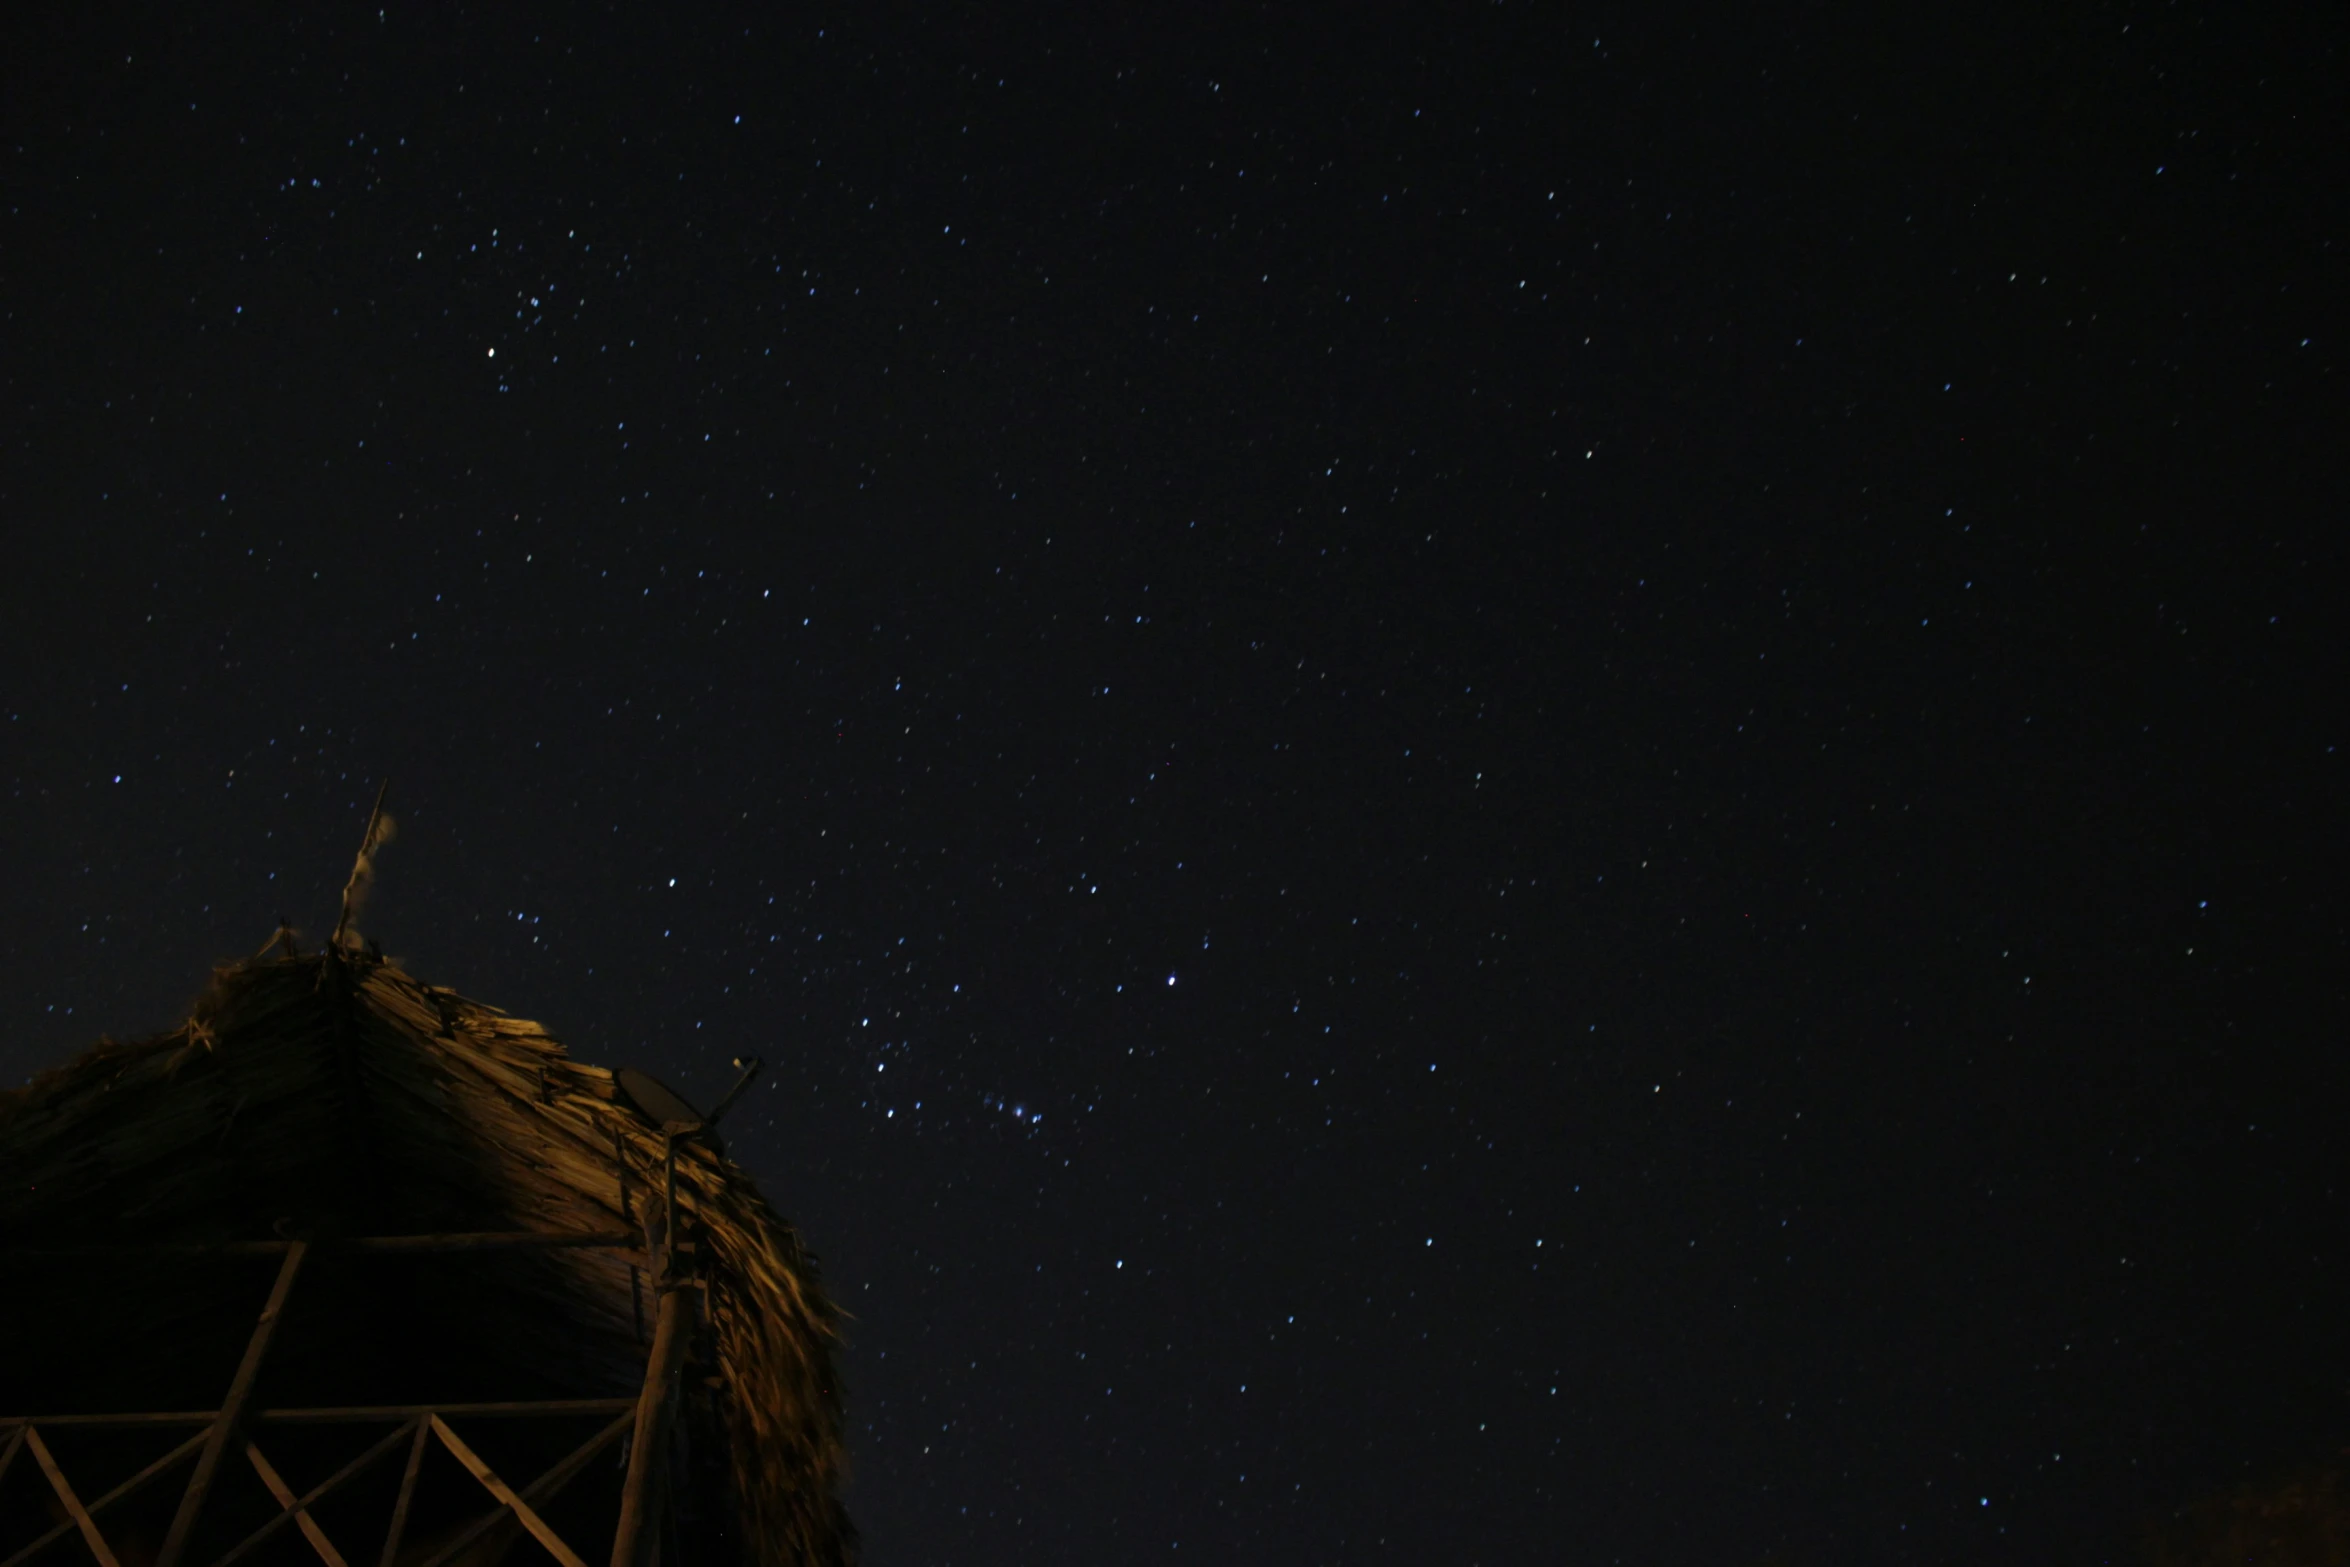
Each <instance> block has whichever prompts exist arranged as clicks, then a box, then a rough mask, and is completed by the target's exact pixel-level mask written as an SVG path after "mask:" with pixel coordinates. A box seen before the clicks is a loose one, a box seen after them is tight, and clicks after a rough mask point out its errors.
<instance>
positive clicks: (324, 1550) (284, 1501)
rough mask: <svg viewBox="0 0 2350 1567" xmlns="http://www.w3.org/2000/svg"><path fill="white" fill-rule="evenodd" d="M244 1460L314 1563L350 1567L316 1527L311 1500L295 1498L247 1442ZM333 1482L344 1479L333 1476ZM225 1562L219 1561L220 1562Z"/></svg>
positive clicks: (382, 1444)
mask: <svg viewBox="0 0 2350 1567" xmlns="http://www.w3.org/2000/svg"><path fill="white" fill-rule="evenodd" d="M392 1435H393V1436H394V1437H397V1436H398V1435H399V1433H398V1432H396V1431H395V1432H394V1433H392ZM376 1445H377V1446H378V1447H379V1448H388V1447H389V1446H390V1445H391V1442H390V1441H389V1440H388V1439H387V1440H386V1441H383V1442H379V1443H377V1444H376ZM245 1456H246V1457H247V1458H249V1459H251V1460H252V1462H253V1472H254V1473H255V1474H257V1475H259V1476H260V1477H261V1483H262V1484H263V1485H265V1486H267V1487H269V1494H270V1495H271V1496H274V1497H276V1498H277V1505H278V1507H279V1509H280V1511H279V1513H278V1517H279V1518H291V1519H293V1520H294V1522H295V1524H296V1525H297V1526H298V1527H299V1528H300V1529H301V1531H302V1538H303V1539H305V1540H308V1541H309V1542H310V1548H311V1549H312V1550H314V1551H316V1552H317V1553H318V1559H319V1560H320V1561H322V1562H324V1563H326V1567H351V1564H350V1563H349V1562H347V1561H345V1560H344V1559H343V1553H342V1552H341V1551H338V1550H336V1549H335V1542H334V1541H332V1540H330V1539H328V1538H327V1537H326V1531H325V1530H324V1529H322V1528H320V1527H319V1526H318V1520H317V1519H315V1518H313V1517H311V1516H310V1508H309V1505H308V1504H309V1503H310V1502H311V1501H313V1500H315V1498H312V1497H303V1496H296V1495H295V1494H294V1488H293V1487H292V1486H290V1485H288V1484H286V1477H285V1476H284V1475H281V1474H279V1473H278V1472H277V1465H275V1464H273V1463H271V1462H270V1461H269V1460H268V1459H267V1458H265V1457H263V1456H262V1453H261V1449H260V1448H259V1447H257V1446H255V1445H254V1444H253V1443H251V1442H247V1443H246V1444H245ZM367 1456H369V1457H371V1458H372V1457H374V1456H375V1455H374V1454H373V1453H370V1454H369V1455H367ZM337 1478H338V1479H340V1478H344V1477H343V1476H337ZM273 1521H274V1520H273ZM229 1554H230V1556H240V1555H243V1554H244V1552H243V1549H242V1548H241V1547H240V1548H239V1549H238V1550H235V1551H232V1552H230V1553H229ZM226 1559H227V1558H223V1560H224V1561H225V1560H226Z"/></svg>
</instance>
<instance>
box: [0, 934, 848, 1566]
mask: <svg viewBox="0 0 2350 1567" xmlns="http://www.w3.org/2000/svg"><path fill="white" fill-rule="evenodd" d="M288 946H289V947H290V942H289V943H288ZM632 1088H633V1089H634V1092H633V1093H632V1091H631V1090H632ZM648 1099H649V1100H653V1101H656V1102H655V1103H654V1104H653V1105H651V1106H649V1107H648V1106H647V1105H646V1104H645V1103H644V1101H646V1100H648ZM661 1099H662V1095H661V1093H660V1091H659V1090H658V1089H657V1087H655V1086H652V1085H649V1084H648V1083H647V1081H646V1080H644V1079H642V1078H640V1077H638V1076H636V1075H635V1074H630V1073H625V1072H623V1073H618V1074H616V1073H614V1072H612V1071H610V1070H607V1069H605V1068H602V1067H593V1066H587V1065H583V1064H581V1063H579V1062H577V1061H574V1060H572V1059H571V1058H570V1057H569V1056H568V1055H567V1054H566V1053H565V1051H564V1049H563V1047H562V1046H561V1045H559V1044H558V1043H556V1041H555V1040H554V1038H553V1037H552V1036H550V1035H549V1034H548V1033H547V1031H546V1030H545V1029H543V1028H541V1027H540V1026H539V1025H538V1024H536V1023H530V1022H525V1021H523V1020H521V1019H519V1018H512V1017H508V1016H507V1015H505V1014H504V1013H502V1012H500V1011H498V1010H497V1009H496V1008H495V1007H490V1006H485V1005H483V1004H482V1003H480V1002H476V1001H471V1000H468V999H466V998H465V997H462V996H459V995H457V994H456V993H455V992H453V991H449V990H445V989H442V988H440V987H438V986H434V985H428V984H425V983H423V982H422V981H420V980H417V979H415V978H414V977H412V976H410V975H409V974H407V973H404V972H402V971H401V970H400V969H399V968H398V967H396V966H394V965H392V964H390V963H388V962H385V961H382V960H381V959H378V958H375V957H373V956H372V955H370V954H367V953H362V952H357V951H352V950H348V949H347V947H338V948H335V949H330V950H329V951H328V952H327V953H325V954H322V955H319V956H314V957H310V956H290V955H277V956H269V957H264V958H261V959H257V960H254V961H251V962H247V963H240V964H236V965H234V966H231V967H228V968H224V969H222V970H220V971H219V972H218V974H217V975H216V976H215V979H214V983H213V984H212V986H211V988H210V989H209V990H207V991H206V992H205V994H204V995H203V996H202V997H201V998H200V999H199V1000H198V1001H197V1003H196V1004H195V1006H194V1008H193V1009H192V1011H191V1013H190V1015H189V1017H188V1019H187V1021H186V1022H184V1023H183V1024H182V1025H181V1026H180V1027H178V1028H176V1029H174V1030H172V1031H171V1032H169V1033H167V1034H163V1035H160V1036H158V1037H156V1038H152V1039H146V1040H141V1041H138V1042H136V1043H129V1044H117V1043H112V1042H107V1043H103V1044H101V1045H100V1046H99V1047H98V1048H97V1049H95V1050H92V1051H90V1052H89V1053H87V1054H85V1055H83V1056H82V1057H80V1058H79V1059H77V1060H75V1061H73V1062H71V1063H69V1064H67V1065H65V1066H63V1067H60V1068H58V1069H56V1070H54V1071H51V1072H49V1073H47V1074H45V1075H43V1076H42V1077H40V1078H38V1079H36V1080H35V1081H34V1082H33V1083H32V1084H31V1085H30V1086H28V1087H26V1088H23V1089H18V1090H11V1091H6V1092H0V1248H7V1249H8V1250H10V1251H12V1252H14V1253H15V1254H16V1255H17V1256H18V1257H19V1258H22V1257H25V1256H27V1255H29V1254H30V1252H31V1251H32V1250H33V1249H38V1248H51V1249H56V1250H59V1251H65V1250H72V1249H77V1248H85V1249H86V1248H94V1247H103V1248H115V1249H117V1254H114V1255H83V1256H79V1257H76V1258H73V1259H70V1260H61V1261H59V1262H57V1263H56V1264H54V1265H50V1266H41V1267H37V1268H32V1267H25V1266H21V1265H20V1266H16V1267H12V1268H10V1269H9V1270H8V1271H9V1272H10V1274H11V1277H10V1278H9V1280H8V1285H9V1287H8V1289H6V1290H4V1291H0V1333H5V1334H6V1335H7V1336H6V1339H5V1342H7V1343H9V1344H10V1345H11V1352H10V1353H9V1354H8V1355H6V1356H0V1417H8V1416H13V1415H18V1414H24V1415H32V1414H41V1413H52V1414H54V1413H71V1412H74V1411H76V1410H87V1411H93V1412H97V1411H109V1412H111V1411H122V1410H129V1409H148V1410H172V1409H208V1408H212V1407H215V1405H217V1404H218V1403H219V1400H220V1399H221V1397H222V1393H221V1387H222V1383H223V1382H224V1380H225V1379H226V1377H227V1373H228V1370H229V1368H231V1367H233V1366H234V1365H235V1364H236V1361H237V1346H238V1344H239V1342H240V1341H241V1340H242V1337H243V1336H244V1335H245V1334H246V1333H248V1332H249V1331H251V1328H252V1323H253V1320H254V1318H253V1313H254V1310H255V1308H256V1305H257V1302H258V1294H257V1292H258V1291H261V1290H265V1289H266V1288H267V1285H268V1277H269V1275H268V1271H267V1268H266V1266H262V1267H261V1268H260V1271H258V1272H256V1264H255V1263H254V1262H252V1261H251V1260H249V1259H243V1258H240V1257H238V1256H236V1255H233V1254H229V1253H225V1252H214V1253H211V1254H202V1253H197V1254H190V1253H189V1252H188V1251H187V1250H186V1248H207V1247H223V1246H227V1245H229V1244H230V1243H238V1242H246V1243H249V1242H253V1241H256V1240H263V1241H266V1240H268V1239H270V1238H271V1237H273V1236H278V1237H286V1236H300V1237H305V1238H314V1239H315V1240H316V1241H317V1242H318V1244H319V1249H320V1255H321V1257H322V1259H323V1258H331V1257H332V1256H333V1255H334V1253H333V1251H332V1248H331V1242H332V1241H333V1239H334V1238H335V1237H337V1236H409V1235H423V1234H446V1233H451V1232H488V1231H505V1232H513V1231H553V1232H567V1233H571V1234H578V1233H580V1232H596V1231H601V1232H607V1233H609V1232H616V1231H628V1232H630V1233H632V1234H636V1235H644V1234H646V1233H647V1225H648V1222H649V1221H652V1222H654V1224H655V1227H656V1228H657V1227H658V1223H657V1219H656V1216H657V1215H658V1214H659V1213H661V1212H662V1210H663V1203H662V1200H661V1198H662V1194H663V1191H664V1180H665V1171H664V1162H665V1154H666V1152H667V1151H668V1150H669V1149H670V1148H671V1147H672V1146H673V1147H674V1155H675V1181H676V1211H677V1213H678V1215H679V1222H678V1234H677V1239H679V1240H680V1241H682V1242H686V1243H690V1247H691V1256H692V1262H691V1264H690V1271H691V1272H692V1273H693V1274H694V1275H695V1276H696V1277H697V1279H698V1281H699V1288H700V1289H701V1291H702V1295H701V1297H700V1298H701V1299H702V1300H703V1301H705V1302H706V1305H705V1307H704V1308H703V1310H702V1312H701V1321H702V1323H703V1328H702V1334H701V1340H700V1348H699V1353H698V1357H697V1358H698V1362H699V1363H697V1364H693V1365H690V1366H689V1368H688V1372H687V1375H686V1376H685V1378H684V1384H683V1385H684V1386H685V1388H686V1390H687V1394H688V1397H687V1398H686V1401H685V1404H684V1412H683V1415H682V1417H681V1420H682V1435H683V1440H682V1443H681V1450H682V1451H684V1452H686V1453H688V1454H690V1462H688V1463H686V1464H685V1465H684V1467H683V1469H682V1470H681V1471H680V1473H679V1475H678V1478H677V1479H676V1480H675V1481H674V1482H673V1483H674V1485H675V1492H676V1495H677V1498H678V1501H677V1513H678V1515H679V1519H678V1521H677V1523H676V1524H675V1527H676V1528H677V1529H678V1530H680V1531H682V1533H681V1534H680V1535H679V1536H677V1537H676V1538H678V1541H679V1545H678V1549H679V1550H680V1556H679V1558H678V1559H679V1560H682V1561H687V1562H695V1563H698V1562H702V1561H713V1562H716V1561H739V1562H742V1563H745V1564H757V1567H769V1564H773V1567H784V1564H792V1567H803V1564H804V1567H832V1564H836V1563H845V1562H847V1561H849V1560H850V1559H851V1558H852V1557H853V1555H854V1535H853V1531H852V1529H851V1527H850V1525H849V1523H848V1520H847V1517H846V1515H845V1514H844V1512H843V1511H842V1509H841V1506H840V1503H839V1501H838V1492H839V1486H840V1483H841V1479H842V1464H843V1453H842V1444H841V1434H840V1394H839V1383H838V1379H837V1376H836V1372H835V1368H834V1362H833V1358H832V1351H833V1346H834V1341H835V1337H836V1329H837V1324H838V1320H839V1319H838V1313H837V1312H836V1310H835V1308H834V1307H833V1305H832V1304H831V1302H830V1301H828V1300H827V1299H826V1298H825V1296H824V1293H823V1291H822V1289H821V1287H820V1286H819V1284H818V1282H817V1276H816V1268H815V1264H814V1260H813V1259H812V1258H811V1257H810V1256H809V1254H808V1253H807V1251H806V1249H805V1248H804V1247H803V1246H802V1245H801V1243H800V1239H799V1237H798V1236H797V1235H796V1234H795V1233H794V1232H793V1230H792V1228H791V1227H790V1226H789V1225H788V1224H786V1223H785V1222H784V1221H783V1220H782V1219H781V1218H779V1217H778V1216H777V1215H776V1213H775V1211H774V1210H773V1209H771V1208H770V1207H769V1206H768V1205H767V1202H766V1201H765V1199H764V1198H762V1197H761V1196H760V1194H759V1192H758V1191H757V1190H756V1189H755V1188H754V1187H753V1185H752V1184H751V1181H750V1179H749V1177H748V1176H747V1175H745V1174H744V1172H743V1171H742V1169H741V1168H740V1167H739V1166H737V1165H736V1164H734V1163H733V1162H732V1161H731V1160H729V1159H728V1158H727V1157H726V1156H725V1154H724V1152H723V1150H722V1149H721V1148H720V1147H719V1146H718V1145H717V1143H716V1139H715V1137H714V1136H713V1135H709V1134H707V1133H702V1134H694V1135H673V1134H676V1133H677V1128H675V1127H674V1126H673V1127H672V1128H671V1132H670V1133H665V1132H664V1130H663V1126H662V1120H663V1119H666V1118H670V1117H672V1116H673V1114H674V1109H675V1103H676V1102H675V1101H674V1100H670V1101H668V1102H667V1103H661V1102H659V1101H661ZM661 1239H662V1237H661V1236H659V1235H658V1234H654V1235H651V1236H649V1237H648V1239H647V1242H646V1244H645V1245H644V1246H643V1247H642V1248H637V1249H634V1250H632V1249H630V1248H629V1247H628V1246H627V1245H626V1244H625V1243H622V1244H615V1245H606V1246H602V1247H585V1246H581V1247H564V1248H544V1249H524V1250H505V1251H498V1252H494V1253H483V1254H478V1255H475V1254H463V1255H435V1256H427V1257H407V1256H402V1257H400V1258H398V1259H396V1261H395V1259H389V1258H383V1257H368V1258H360V1257H357V1256H353V1257H351V1258H349V1259H347V1260H344V1261H341V1262H337V1263H335V1264H334V1265H333V1266H331V1267H329V1266H327V1265H326V1263H325V1262H323V1261H322V1263H321V1264H320V1265H319V1266H318V1267H316V1268H314V1269H313V1270H312V1271H311V1273H310V1274H308V1275H305V1278H304V1282H303V1284H302V1286H301V1289H300V1290H299V1291H298V1292H297V1293H296V1294H295V1295H294V1296H293V1297H291V1298H290V1303H289V1306H288V1308H287V1311H286V1313H285V1322H284V1326H283V1328H282V1329H281V1330H280V1338H279V1342H278V1345H277V1347H276V1348H274V1349H272V1350H271V1352H270V1360H269V1364H268V1367H267V1369H266V1371H265V1372H264V1373H263V1388H264V1390H263V1392H262V1394H261V1395H259V1396H260V1399H261V1403H263V1404H273V1405H287V1404H338V1403H339V1404H356V1403H368V1402H370V1401H374V1402H383V1401H387V1400H388V1401H394V1402H402V1401H404V1402H408V1403H417V1402H421V1401H425V1400H446V1399H520V1398H540V1399H556V1398H563V1399H585V1398H607V1399H609V1398H620V1397H630V1396H634V1395H635V1394H636V1393H637V1392H638V1389H639V1387H640V1385H642V1384H643V1383H644V1381H645V1378H646V1355H647V1350H646V1342H647V1337H648V1331H649V1329H648V1324H649V1321H650V1317H651V1314H652V1310H653V1306H652V1299H651V1294H650V1291H649V1289H648V1269H649V1268H650V1267H651V1266H652V1261H651V1259H652V1258H653V1256H654V1254H655V1252H656V1249H657V1247H658V1245H659V1244H660V1241H661ZM166 1246H168V1247H170V1248H172V1251H171V1253H170V1254H168V1255H166V1254H164V1253H162V1252H160V1251H158V1250H155V1249H153V1248H160V1247H166ZM137 1248H149V1249H147V1250H144V1251H141V1250H138V1249H137ZM29 1346H40V1352H39V1353H19V1352H18V1351H19V1350H23V1349H26V1348H28V1347H29ZM256 1407H259V1405H257V1406H256ZM418 1440H419V1441H420V1442H421V1441H422V1438H421V1437H420V1438H419V1439H418ZM516 1461H517V1462H519V1461H520V1460H519V1459H518V1460H516ZM604 1489H605V1490H607V1491H608V1490H609V1489H610V1487H609V1486H606V1487H605V1488H604ZM474 1500H475V1501H476V1502H478V1501H479V1500H480V1499H479V1497H478V1496H476V1497H475V1499H474ZM583 1505H585V1504H583ZM289 1537H290V1536H289ZM10 1548H11V1547H9V1546H7V1545H6V1544H5V1542H0V1556H4V1555H6V1554H7V1552H8V1549H10ZM370 1559H372V1557H371V1558H370Z"/></svg>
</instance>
